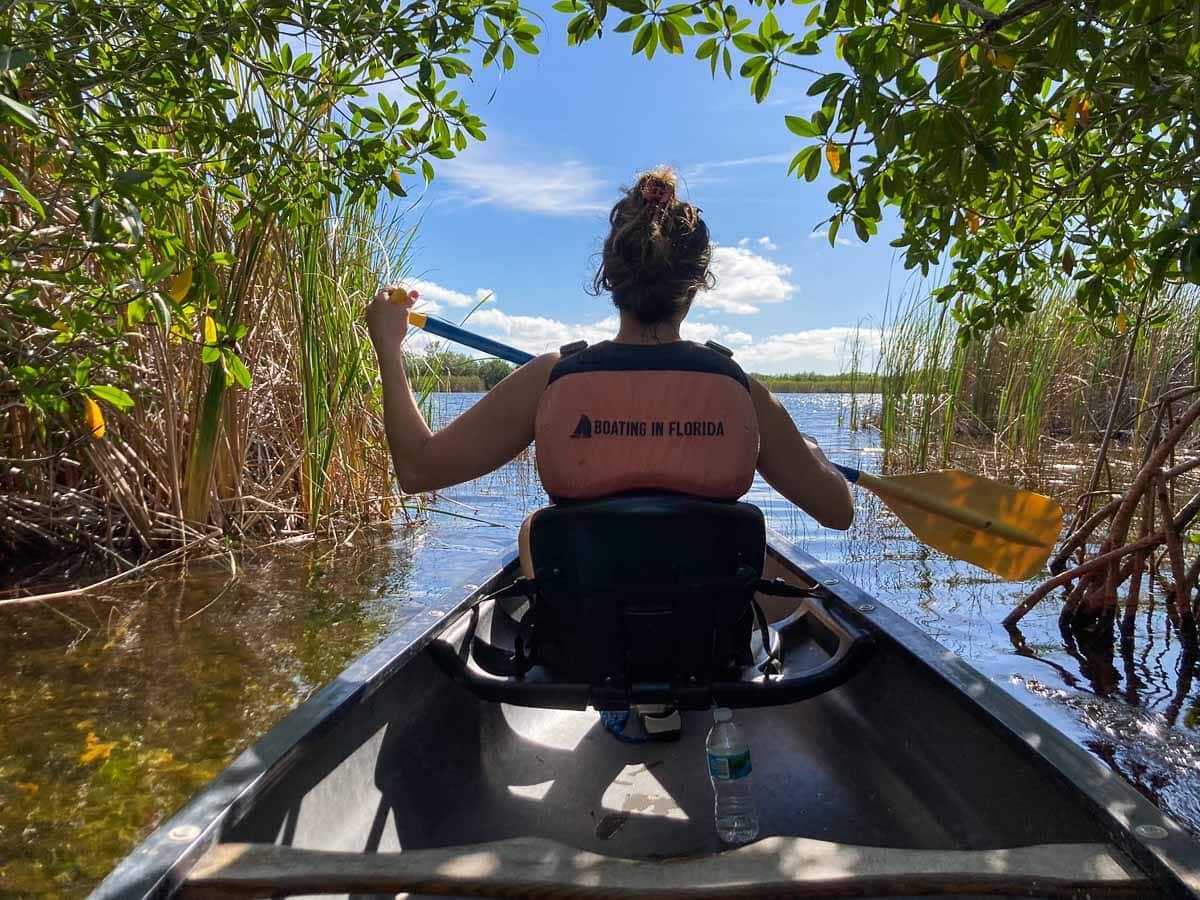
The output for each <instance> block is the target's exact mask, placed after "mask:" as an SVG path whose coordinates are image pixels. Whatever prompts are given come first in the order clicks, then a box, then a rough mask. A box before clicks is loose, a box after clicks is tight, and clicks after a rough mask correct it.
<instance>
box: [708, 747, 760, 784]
mask: <svg viewBox="0 0 1200 900" xmlns="http://www.w3.org/2000/svg"><path fill="white" fill-rule="evenodd" d="M708 774H710V775H711V776H712V777H713V778H715V779H717V780H718V781H737V780H738V779H739V778H745V777H746V776H747V775H749V774H750V750H749V749H746V750H743V751H742V752H741V753H734V754H733V755H732V756H719V755H717V754H716V753H710V754H708Z"/></svg>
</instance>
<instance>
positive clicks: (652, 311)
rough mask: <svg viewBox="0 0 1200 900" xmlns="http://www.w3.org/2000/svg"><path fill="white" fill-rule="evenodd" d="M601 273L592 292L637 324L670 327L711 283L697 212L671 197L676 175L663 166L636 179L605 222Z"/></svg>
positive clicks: (703, 228)
mask: <svg viewBox="0 0 1200 900" xmlns="http://www.w3.org/2000/svg"><path fill="white" fill-rule="evenodd" d="M608 221H609V224H610V225H611V226H612V228H611V230H610V231H609V233H608V237H607V238H605V240H604V250H603V252H602V254H601V261H600V268H599V269H598V270H597V271H596V277H595V279H594V280H593V282H592V287H593V289H594V290H595V292H596V293H597V294H600V293H602V292H603V291H609V292H610V293H611V294H612V298H613V304H614V305H615V306H616V307H617V309H619V310H622V311H623V312H628V313H631V314H632V315H633V316H634V317H636V318H637V320H638V321H639V322H643V323H645V324H647V325H657V324H658V323H659V322H668V321H670V320H672V319H674V318H675V317H677V316H678V315H680V314H681V313H683V312H686V311H687V308H688V306H689V305H690V304H691V298H692V295H693V294H694V293H695V292H696V291H697V290H699V289H700V288H703V287H712V286H713V284H714V283H715V281H714V279H713V276H712V273H711V272H709V270H708V264H709V260H710V259H711V257H712V248H711V246H710V245H709V240H708V226H707V225H705V224H704V220H703V219H701V218H700V210H699V209H698V208H697V207H695V206H692V204H690V203H685V202H684V201H682V200H680V199H678V198H677V197H676V196H675V173H674V172H673V171H672V170H671V169H670V168H669V167H667V166H661V167H659V168H657V169H654V170H653V171H650V172H645V173H643V174H642V175H640V176H638V180H637V182H636V183H635V184H634V186H633V187H632V188H628V189H626V191H625V196H624V197H622V198H621V199H620V200H619V201H617V204H616V206H614V207H613V208H612V213H611V214H610V215H609V217H608Z"/></svg>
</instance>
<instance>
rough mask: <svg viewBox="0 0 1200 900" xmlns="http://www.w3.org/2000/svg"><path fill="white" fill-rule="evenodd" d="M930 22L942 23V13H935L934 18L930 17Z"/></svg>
mask: <svg viewBox="0 0 1200 900" xmlns="http://www.w3.org/2000/svg"><path fill="white" fill-rule="evenodd" d="M929 20H930V21H931V22H940V21H942V17H941V14H940V13H934V14H933V15H932V16H930V17H929Z"/></svg>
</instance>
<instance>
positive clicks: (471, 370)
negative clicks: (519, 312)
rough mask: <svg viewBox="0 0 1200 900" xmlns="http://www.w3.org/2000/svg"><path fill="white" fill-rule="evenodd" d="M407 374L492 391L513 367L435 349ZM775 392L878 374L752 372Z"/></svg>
mask: <svg viewBox="0 0 1200 900" xmlns="http://www.w3.org/2000/svg"><path fill="white" fill-rule="evenodd" d="M406 365H407V367H408V377H409V380H410V381H411V382H412V384H413V387H414V388H416V389H417V390H419V391H423V392H424V391H436V392H459V393H476V392H480V393H481V392H483V391H489V390H491V389H492V388H493V387H495V386H496V385H497V384H499V383H500V381H501V380H502V379H503V378H504V377H505V376H506V375H508V373H509V372H511V371H512V370H513V368H514V367H513V366H512V365H511V364H509V363H506V362H504V361H503V360H500V359H476V358H474V357H471V356H468V355H467V354H465V353H458V352H455V351H453V350H433V351H430V352H428V353H425V354H422V355H414V356H410V357H408V359H407V362H406ZM751 377H752V378H756V379H758V380H759V381H760V382H762V383H763V384H764V385H766V387H768V388H770V390H771V391H773V392H774V393H776V394H845V393H852V392H858V393H862V392H863V391H867V392H870V391H873V390H877V383H878V376H876V375H875V374H874V373H872V372H843V373H841V374H838V375H821V374H819V373H817V372H794V373H791V374H787V375H759V374H755V373H752V374H751Z"/></svg>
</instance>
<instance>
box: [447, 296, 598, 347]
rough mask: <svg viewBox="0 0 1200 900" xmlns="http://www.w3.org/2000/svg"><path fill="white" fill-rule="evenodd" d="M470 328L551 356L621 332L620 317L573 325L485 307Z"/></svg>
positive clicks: (471, 319)
mask: <svg viewBox="0 0 1200 900" xmlns="http://www.w3.org/2000/svg"><path fill="white" fill-rule="evenodd" d="M467 327H468V328H470V329H472V330H478V331H479V332H480V333H481V334H485V335H487V336H488V337H490V338H495V339H496V340H498V341H503V342H504V343H506V344H511V345H513V346H514V347H519V348H520V349H522V350H525V351H527V352H529V353H548V352H549V351H551V350H557V349H558V348H559V347H561V346H562V345H563V344H569V343H571V342H572V341H579V340H584V341H587V342H588V343H589V344H594V343H597V342H598V341H606V340H608V339H609V338H611V337H612V336H613V335H615V334H616V333H617V317H616V316H615V315H610V316H607V317H605V318H603V319H600V320H599V321H596V322H591V323H585V324H581V325H571V324H568V323H566V322H561V321H559V320H558V319H549V318H546V317H545V316H514V315H509V314H508V313H506V312H504V311H503V310H501V309H498V308H496V307H491V308H488V307H486V306H485V307H483V308H482V309H481V310H479V311H478V312H477V313H475V315H473V316H471V318H470V319H468V320H467Z"/></svg>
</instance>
